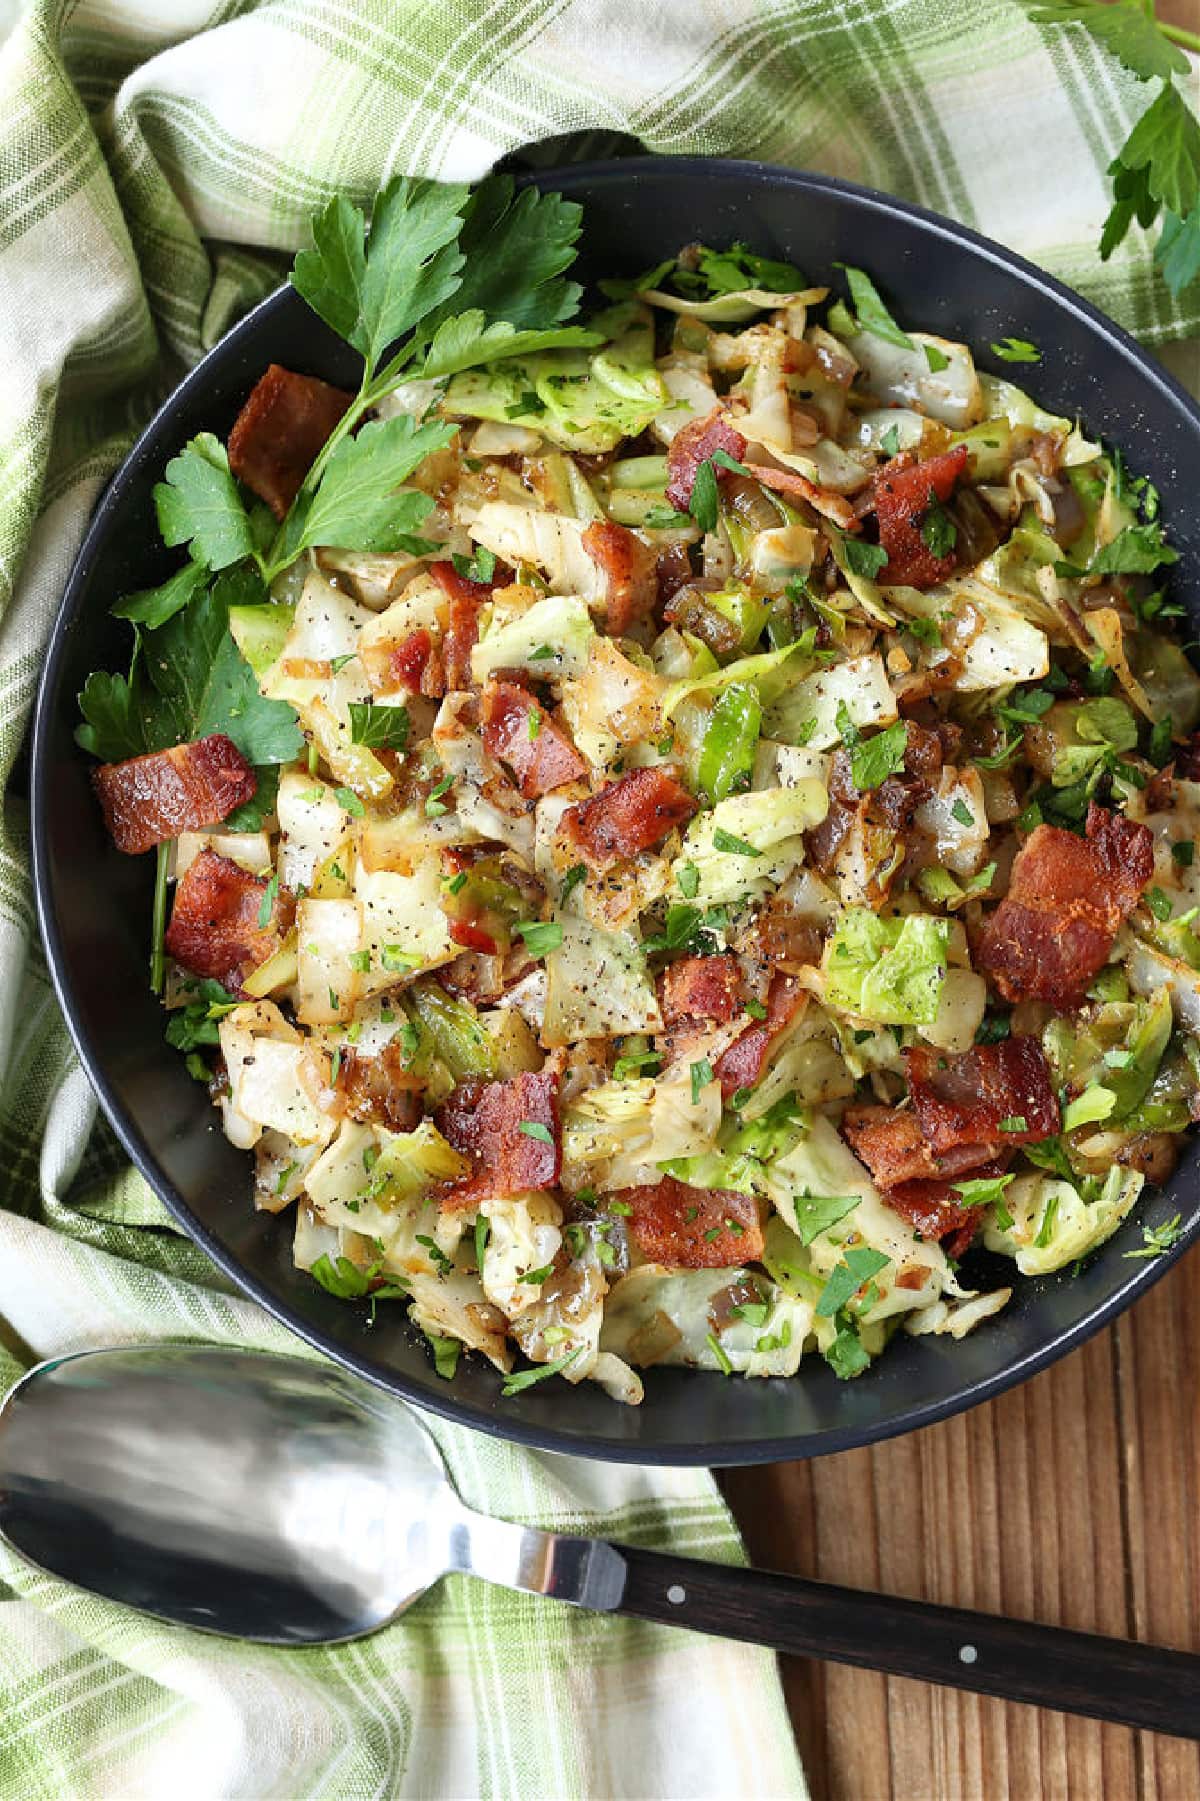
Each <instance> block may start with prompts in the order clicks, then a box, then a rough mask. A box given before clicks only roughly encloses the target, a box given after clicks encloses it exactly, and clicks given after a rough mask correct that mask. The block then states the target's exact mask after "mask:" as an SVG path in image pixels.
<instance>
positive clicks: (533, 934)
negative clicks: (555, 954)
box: [516, 919, 563, 957]
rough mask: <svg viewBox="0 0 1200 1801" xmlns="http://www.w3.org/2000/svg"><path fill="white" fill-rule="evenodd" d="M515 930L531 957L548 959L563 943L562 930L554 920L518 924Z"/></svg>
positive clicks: (538, 920)
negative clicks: (523, 941)
mask: <svg viewBox="0 0 1200 1801" xmlns="http://www.w3.org/2000/svg"><path fill="white" fill-rule="evenodd" d="M516 930H517V931H518V932H519V933H520V934H521V937H522V938H523V939H524V940H525V949H526V950H527V951H528V952H529V955H530V956H531V957H548V956H549V955H550V952H551V951H556V950H557V949H558V948H559V946H560V945H561V943H562V941H563V929H562V926H561V925H560V924H559V922H558V921H557V920H556V919H535V920H530V921H528V922H527V923H525V924H519V925H518V926H517V927H516Z"/></svg>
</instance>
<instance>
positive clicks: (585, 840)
mask: <svg viewBox="0 0 1200 1801" xmlns="http://www.w3.org/2000/svg"><path fill="white" fill-rule="evenodd" d="M695 811H696V803H695V801H694V800H693V799H692V797H691V795H690V794H689V793H688V791H687V789H686V788H685V787H684V786H683V784H682V783H681V782H679V781H677V780H676V779H675V777H674V776H673V775H671V774H669V772H668V771H667V770H665V769H663V768H661V767H655V768H653V769H631V770H630V772H629V774H628V775H623V776H621V777H620V779H619V780H618V781H615V782H611V783H610V784H609V786H608V787H607V788H602V789H601V790H600V792H599V794H594V795H593V796H592V798H591V799H590V800H585V801H581V802H580V804H579V805H578V806H577V807H572V808H571V809H570V810H569V811H568V812H566V813H564V814H563V825H564V827H565V828H566V830H567V832H568V834H569V836H570V837H571V838H572V840H573V841H574V843H575V844H576V845H577V846H578V847H579V853H580V855H581V856H582V857H583V859H584V861H585V862H586V863H588V864H589V865H590V866H591V868H593V869H597V870H600V871H601V872H603V871H604V870H608V869H611V868H612V866H613V864H614V863H619V862H620V861H621V859H622V858H623V857H632V856H636V854H637V852H638V851H640V850H649V849H650V848H651V846H653V845H655V844H661V843H662V841H663V839H664V838H665V837H666V836H667V833H668V832H671V831H674V829H675V827H676V826H681V825H685V824H686V823H687V821H688V820H689V819H690V818H691V817H692V814H693V813H694V812H695Z"/></svg>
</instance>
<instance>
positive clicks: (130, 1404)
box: [0, 1345, 466, 1645]
mask: <svg viewBox="0 0 1200 1801" xmlns="http://www.w3.org/2000/svg"><path fill="white" fill-rule="evenodd" d="M465 1515H466V1510H465V1509H464V1508H463V1507H462V1506H461V1503H460V1502H459V1500H458V1497H457V1496H456V1495H455V1493H454V1491H453V1489H452V1488H451V1486H450V1483H449V1481H448V1479H447V1477H446V1472H445V1469H444V1466H443V1464H442V1461H441V1457H440V1455H439V1453H438V1450H437V1447H436V1445H435V1444H434V1443H433V1440H432V1439H431V1438H430V1437H429V1435H428V1433H427V1432H426V1431H425V1429H424V1427H423V1426H422V1425H421V1424H420V1422H419V1421H418V1419H417V1416H416V1415H415V1414H413V1413H412V1412H410V1411H409V1409H408V1408H406V1407H403V1406H400V1405H398V1404H397V1403H396V1402H395V1401H391V1400H389V1398H388V1397H387V1396H386V1395H384V1394H382V1393H380V1392H377V1391H375V1390H373V1389H371V1388H368V1387H367V1386H366V1385H365V1384H364V1383H362V1382H359V1381H356V1380H355V1379H354V1378H353V1377H351V1376H347V1375H345V1374H344V1373H343V1372H342V1371H341V1370H338V1369H337V1368H335V1367H334V1366H332V1365H330V1364H323V1363H317V1362H309V1361H307V1360H306V1359H302V1358H298V1357H297V1358H292V1357H289V1358H281V1357H267V1356H264V1355H261V1354H259V1353H256V1352H252V1351H231V1350H223V1349H220V1348H218V1347H200V1346H191V1345H162V1346H155V1347H153V1348H151V1347H143V1348H140V1349H129V1350H119V1349H118V1350H106V1351H95V1352H85V1353H83V1354H79V1355H75V1356H68V1357H62V1358H57V1359H55V1360H54V1361H53V1362H50V1363H46V1364H42V1365H40V1366H39V1367H38V1368H37V1369H36V1370H33V1371H31V1372H30V1373H29V1375H27V1376H26V1377H25V1378H24V1379H23V1381H21V1382H20V1383H19V1384H18V1385H17V1387H16V1388H15V1389H14V1391H13V1392H12V1394H11V1395H10V1396H9V1398H8V1400H7V1402H6V1404H5V1406H4V1409H3V1412H2V1413H0V1533H2V1534H3V1536H4V1537H5V1538H6V1539H7V1540H8V1542H9V1544H11V1545H12V1546H13V1548H14V1549H15V1550H17V1551H19V1552H20V1553H21V1554H22V1555H23V1556H24V1557H26V1558H28V1559H29V1561H30V1562H31V1563H35V1564H38V1565H40V1566H41V1567H42V1568H43V1569H46V1570H50V1571H52V1572H53V1573H54V1574H55V1575H58V1576H62V1577H65V1579H66V1580H67V1581H68V1582H73V1583H76V1584H78V1585H79V1586H80V1587H82V1588H88V1589H91V1590H92V1591H93V1592H97V1593H100V1594H103V1595H106V1596H107V1597H108V1598H109V1599H110V1600H113V1601H120V1602H123V1603H124V1604H125V1605H127V1606H130V1607H137V1608H140V1609H141V1610H142V1611H143V1612H147V1613H153V1614H157V1615H158V1616H159V1617H160V1618H163V1619H168V1620H174V1621H176V1622H178V1623H180V1624H183V1625H187V1626H194V1627H200V1628H203V1629H206V1630H209V1631H216V1632H222V1633H228V1634H230V1635H232V1636H234V1637H238V1638H252V1639H258V1640H261V1641H263V1642H265V1643H267V1644H278V1645H301V1644H319V1643H328V1642H330V1641H336V1640H339V1639H347V1638H355V1637H358V1636H359V1635H360V1634H362V1633H365V1632H371V1631H373V1630H374V1629H375V1628H376V1627H378V1626H381V1625H383V1624H384V1622H385V1621H387V1620H389V1619H391V1618H392V1617H394V1615H396V1614H397V1613H399V1612H401V1611H402V1610H403V1609H404V1608H406V1607H407V1606H409V1605H410V1603H411V1602H413V1601H414V1600H416V1598H417V1597H418V1596H419V1595H421V1594H423V1593H424V1592H425V1590H426V1589H427V1588H428V1587H429V1585H430V1583H432V1582H434V1581H435V1580H436V1579H437V1577H438V1576H440V1575H441V1574H442V1573H443V1572H444V1571H445V1570H447V1569H451V1568H453V1567H455V1557H456V1555H461V1547H459V1548H458V1551H457V1553H456V1547H455V1543H454V1540H455V1534H456V1532H457V1533H458V1534H459V1535H460V1536H461V1534H462V1533H463V1531H464V1529H465V1528H464V1520H465Z"/></svg>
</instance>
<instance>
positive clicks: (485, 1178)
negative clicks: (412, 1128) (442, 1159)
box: [437, 1070, 562, 1212]
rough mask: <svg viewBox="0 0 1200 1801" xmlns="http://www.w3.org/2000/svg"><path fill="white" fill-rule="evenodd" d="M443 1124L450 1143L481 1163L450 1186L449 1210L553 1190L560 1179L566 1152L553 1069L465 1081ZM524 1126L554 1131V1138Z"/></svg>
mask: <svg viewBox="0 0 1200 1801" xmlns="http://www.w3.org/2000/svg"><path fill="white" fill-rule="evenodd" d="M437 1123H438V1128H439V1130H440V1131H441V1133H442V1136H443V1137H444V1138H445V1139H446V1141H447V1143H449V1144H451V1145H453V1147H454V1149H455V1150H456V1151H461V1152H462V1154H463V1156H464V1157H470V1158H471V1160H472V1162H473V1163H474V1165H475V1170H474V1174H473V1175H471V1176H469V1177H468V1178H467V1180H466V1181H465V1182H458V1183H455V1184H454V1186H453V1187H451V1188H448V1189H446V1190H445V1192H444V1193H443V1195H442V1206H443V1207H444V1208H449V1209H450V1210H451V1211H453V1212H462V1211H465V1210H466V1209H467V1208H471V1207H476V1206H478V1204H479V1202H480V1201H481V1200H486V1199H488V1198H489V1197H490V1196H492V1195H507V1194H524V1193H527V1192H528V1191H529V1190H531V1189H540V1188H553V1187H554V1185H555V1183H556V1182H557V1181H558V1177H559V1171H560V1170H561V1168H562V1151H561V1149H560V1147H559V1127H558V1077H557V1075H556V1074H555V1073H554V1072H553V1071H549V1070H543V1071H542V1072H541V1073H540V1074H539V1075H521V1076H513V1077H512V1079H511V1080H510V1081H507V1082H460V1083H459V1085H458V1087H457V1088H456V1089H455V1090H454V1093H453V1094H452V1095H451V1096H450V1098H449V1100H448V1101H446V1102H445V1104H444V1105H443V1106H442V1107H441V1108H439V1110H438V1115H437ZM522 1126H526V1127H528V1126H533V1127H536V1128H538V1129H539V1130H540V1131H541V1132H545V1133H549V1135H550V1142H549V1143H547V1142H546V1139H545V1138H544V1137H541V1136H539V1135H538V1132H537V1131H535V1132H529V1131H522V1129H521V1128H522Z"/></svg>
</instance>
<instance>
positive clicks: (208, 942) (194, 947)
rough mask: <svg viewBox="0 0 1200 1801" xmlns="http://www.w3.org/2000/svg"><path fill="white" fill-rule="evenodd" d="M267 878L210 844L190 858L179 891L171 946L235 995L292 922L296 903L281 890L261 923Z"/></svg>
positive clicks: (186, 961) (169, 949) (173, 953)
mask: <svg viewBox="0 0 1200 1801" xmlns="http://www.w3.org/2000/svg"><path fill="white" fill-rule="evenodd" d="M266 892H267V882H266V878H265V877H263V876H257V875H251V874H250V872H249V871H248V870H245V869H243V868H242V867H241V865H240V864H238V863H234V862H233V861H232V860H231V859H230V858H229V857H219V856H218V855H217V853H216V851H214V850H209V849H208V848H207V847H206V848H205V849H204V850H202V851H201V852H200V855H199V856H198V857H197V858H196V860H195V862H193V863H189V865H188V867H187V869H186V870H185V872H184V874H183V875H182V876H181V877H180V880H179V885H178V887H177V888H176V890H175V905H174V907H173V908H172V910H171V923H170V925H169V926H168V927H167V932H166V939H165V944H166V949H167V953H168V955H169V956H172V957H174V959H175V961H176V962H177V963H181V964H182V965H183V967H184V968H185V969H190V970H191V972H192V974H193V975H196V976H211V977H212V979H213V980H214V981H217V982H220V983H221V985H222V986H223V987H225V988H228V990H229V992H230V993H231V994H240V993H241V992H242V983H243V982H244V981H245V980H246V977H247V976H248V975H249V974H250V973H251V971H252V970H255V969H257V968H258V966H259V964H260V963H265V962H266V960H267V958H268V957H273V956H274V954H275V952H276V951H277V950H278V949H279V948H280V945H281V944H282V942H283V937H284V934H285V933H286V932H287V930H288V929H289V927H290V926H291V923H292V913H293V910H294V907H293V903H292V901H291V899H290V897H289V896H288V895H286V894H285V893H277V894H276V896H275V900H274V902H273V904H272V907H271V914H270V918H269V920H268V921H267V924H266V925H265V926H261V925H259V923H258V918H259V913H260V912H261V910H262V903H263V897H264V895H265V894H266Z"/></svg>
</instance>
